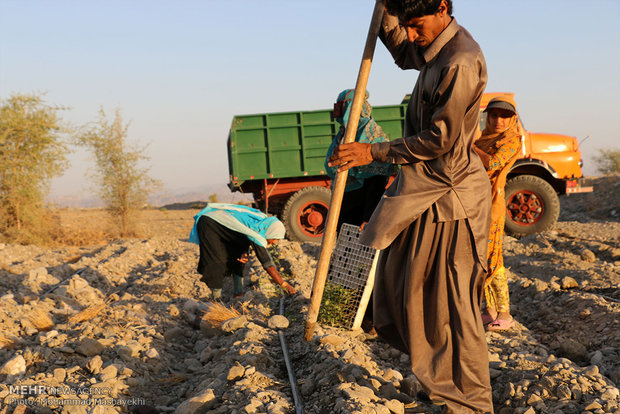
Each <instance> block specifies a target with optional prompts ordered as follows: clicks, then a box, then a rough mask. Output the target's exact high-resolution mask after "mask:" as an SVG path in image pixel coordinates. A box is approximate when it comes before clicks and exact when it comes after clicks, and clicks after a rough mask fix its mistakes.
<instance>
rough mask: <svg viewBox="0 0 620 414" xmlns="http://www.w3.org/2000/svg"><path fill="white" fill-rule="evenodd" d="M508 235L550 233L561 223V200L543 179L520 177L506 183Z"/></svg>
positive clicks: (531, 176)
mask: <svg viewBox="0 0 620 414" xmlns="http://www.w3.org/2000/svg"><path fill="white" fill-rule="evenodd" d="M505 190H506V232H507V233H508V234H510V235H512V236H526V235H528V234H533V233H540V232H542V231H545V230H547V229H548V228H550V227H551V226H553V225H554V224H555V222H556V221H558V216H559V215H560V200H559V199H558V195H557V193H556V192H555V190H554V189H553V187H552V186H551V185H550V184H549V183H548V182H546V181H545V180H543V179H542V178H539V177H536V176H533V175H519V176H516V177H514V178H512V179H510V180H509V181H508V182H507V183H506V188H505Z"/></svg>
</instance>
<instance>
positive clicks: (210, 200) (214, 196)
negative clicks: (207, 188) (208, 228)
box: [209, 193, 218, 203]
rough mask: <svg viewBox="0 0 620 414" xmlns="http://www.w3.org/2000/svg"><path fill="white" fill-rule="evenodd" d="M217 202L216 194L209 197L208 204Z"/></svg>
mask: <svg viewBox="0 0 620 414" xmlns="http://www.w3.org/2000/svg"><path fill="white" fill-rule="evenodd" d="M217 202H218V198H217V193H213V194H211V195H210V196H209V203H217Z"/></svg>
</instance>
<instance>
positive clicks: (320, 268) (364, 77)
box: [304, 0, 384, 341]
mask: <svg viewBox="0 0 620 414" xmlns="http://www.w3.org/2000/svg"><path fill="white" fill-rule="evenodd" d="M383 11H384V5H383V0H377V2H376V3H375V9H374V11H373V14H372V19H371V21H370V28H369V29H368V36H367V37H366V46H365V47H364V54H363V55H362V63H361V65H360V70H359V73H358V75H357V83H356V85H355V95H354V97H353V104H352V106H351V113H350V115H349V121H348V122H347V127H346V130H345V134H344V143H345V144H348V143H351V142H354V141H355V135H356V133H357V125H358V124H359V120H360V114H361V112H362V104H363V103H364V97H365V94H366V84H367V83H368V75H369V74H370V66H371V65H372V56H373V54H374V53H375V45H376V44H377V37H378V35H379V29H380V28H381V21H382V20H383ZM347 175H348V171H343V172H338V173H337V174H336V182H335V184H334V188H333V191H332V198H331V201H330V203H329V212H328V214H327V225H326V226H325V232H324V233H323V241H322V243H321V253H320V255H319V262H318V264H317V267H316V273H315V275H314V284H313V285H312V296H311V298H310V308H309V309H308V316H307V319H306V329H305V334H304V338H305V339H306V340H307V341H309V340H311V339H312V336H313V334H314V327H315V326H316V321H317V317H318V315H319V308H320V306H321V299H322V298H323V290H324V289H325V280H326V279H327V271H328V270H329V260H330V258H331V255H332V251H333V250H334V244H335V241H336V227H337V224H338V216H339V215H340V207H341V206H342V196H343V194H344V187H345V185H346V183H347Z"/></svg>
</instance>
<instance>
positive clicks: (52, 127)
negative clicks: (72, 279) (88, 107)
mask: <svg viewBox="0 0 620 414" xmlns="http://www.w3.org/2000/svg"><path fill="white" fill-rule="evenodd" d="M62 109H64V108H60V107H57V106H52V105H49V104H47V103H45V102H44V101H43V99H42V97H41V96H40V95H36V94H29V95H28V94H14V95H12V96H11V97H9V98H8V99H6V100H3V101H2V102H1V103H0V234H1V235H2V237H3V238H4V239H6V240H9V241H16V242H37V241H43V240H42V239H41V238H42V237H43V238H44V239H45V237H44V236H45V233H46V232H47V229H48V228H49V227H48V226H46V220H45V217H44V216H45V210H44V208H43V207H44V198H45V196H46V195H47V193H48V189H49V185H48V184H49V181H50V179H51V178H53V177H55V176H58V175H61V174H62V173H63V171H64V170H65V169H66V167H67V166H68V162H67V158H66V154H67V152H68V150H67V144H66V142H65V141H64V140H63V133H65V132H67V128H65V127H62V126H61V122H60V118H59V117H58V111H59V110H62Z"/></svg>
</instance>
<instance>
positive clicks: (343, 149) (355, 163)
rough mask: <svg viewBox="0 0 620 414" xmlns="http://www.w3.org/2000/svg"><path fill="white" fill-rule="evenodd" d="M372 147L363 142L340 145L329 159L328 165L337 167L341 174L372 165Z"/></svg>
mask: <svg viewBox="0 0 620 414" xmlns="http://www.w3.org/2000/svg"><path fill="white" fill-rule="evenodd" d="M370 147H371V144H365V143H361V142H352V143H350V144H342V145H339V146H338V147H337V148H336V149H335V150H334V152H333V154H332V156H331V157H329V160H328V163H327V165H328V166H330V167H337V168H338V172H341V171H347V170H348V169H349V168H352V167H359V166H360V165H366V164H370V163H371V162H372V161H373V159H372V154H371V152H370Z"/></svg>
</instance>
